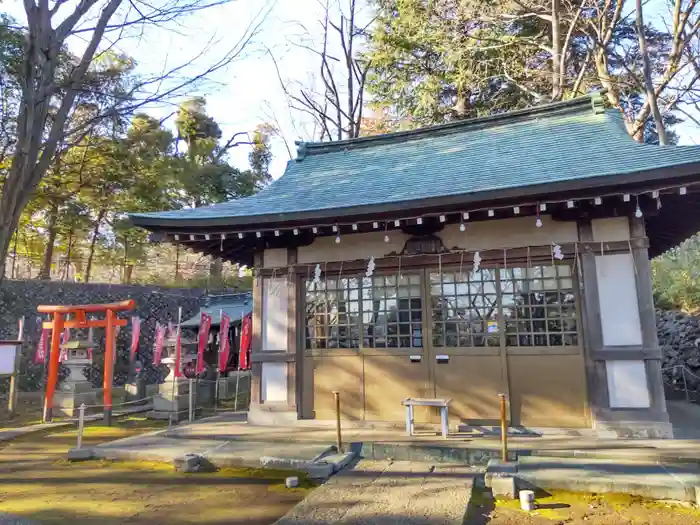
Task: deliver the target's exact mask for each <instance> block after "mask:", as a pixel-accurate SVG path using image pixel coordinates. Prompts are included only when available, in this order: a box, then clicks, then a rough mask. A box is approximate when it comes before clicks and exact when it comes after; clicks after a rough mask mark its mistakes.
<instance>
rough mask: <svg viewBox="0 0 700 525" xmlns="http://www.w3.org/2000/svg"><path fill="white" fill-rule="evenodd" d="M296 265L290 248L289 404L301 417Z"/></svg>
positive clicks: (288, 273)
mask: <svg viewBox="0 0 700 525" xmlns="http://www.w3.org/2000/svg"><path fill="white" fill-rule="evenodd" d="M296 263H297V250H296V248H288V249H287V266H288V267H289V268H291V271H289V272H287V353H288V354H289V361H287V404H288V405H289V409H290V410H295V411H296V412H297V417H299V408H300V407H301V402H300V399H299V396H300V395H301V383H300V380H301V373H302V370H301V369H300V368H299V365H300V364H301V360H300V358H299V352H298V347H299V345H298V343H297V317H298V316H297V302H298V298H299V293H298V292H299V286H297V283H298V281H299V279H298V278H297V274H296V272H294V270H293V267H294V265H296Z"/></svg>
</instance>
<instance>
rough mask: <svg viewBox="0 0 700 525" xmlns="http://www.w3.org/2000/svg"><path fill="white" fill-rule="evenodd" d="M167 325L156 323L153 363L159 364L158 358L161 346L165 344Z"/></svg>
mask: <svg viewBox="0 0 700 525" xmlns="http://www.w3.org/2000/svg"><path fill="white" fill-rule="evenodd" d="M167 328H168V327H167V326H165V325H164V324H160V323H156V335H155V343H154V345H153V365H154V366H158V365H159V364H160V358H161V356H162V355H163V346H164V345H165V331H166V330H167Z"/></svg>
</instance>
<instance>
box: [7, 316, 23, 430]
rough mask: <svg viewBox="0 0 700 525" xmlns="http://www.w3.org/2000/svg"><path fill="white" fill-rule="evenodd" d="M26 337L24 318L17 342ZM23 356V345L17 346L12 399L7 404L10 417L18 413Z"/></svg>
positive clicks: (11, 379)
mask: <svg viewBox="0 0 700 525" xmlns="http://www.w3.org/2000/svg"><path fill="white" fill-rule="evenodd" d="M23 337H24V316H22V317H20V319H19V327H18V335H17V340H18V341H22V340H23ZM21 356H22V343H20V344H18V345H17V348H16V349H15V364H14V367H13V369H12V376H10V399H9V400H8V403H7V411H8V412H9V413H10V416H14V415H15V412H16V411H17V397H18V395H19V385H18V382H19V363H20V359H21Z"/></svg>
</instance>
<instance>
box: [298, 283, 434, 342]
mask: <svg viewBox="0 0 700 525" xmlns="http://www.w3.org/2000/svg"><path fill="white" fill-rule="evenodd" d="M360 298H361V299H360ZM421 315H422V300H421V286H420V275H403V276H402V277H401V278H399V277H398V276H397V275H376V276H374V277H369V278H368V277H365V278H359V277H348V278H343V279H333V278H328V279H326V280H322V281H321V285H320V286H317V285H316V284H314V282H313V281H307V282H306V348H308V349H321V348H358V347H359V346H360V344H362V346H364V347H366V348H417V347H422V346H423V330H422V323H421ZM360 334H362V337H360Z"/></svg>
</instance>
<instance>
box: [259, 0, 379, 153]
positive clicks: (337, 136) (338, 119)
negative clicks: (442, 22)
mask: <svg viewBox="0 0 700 525" xmlns="http://www.w3.org/2000/svg"><path fill="white" fill-rule="evenodd" d="M321 6H322V13H323V14H322V18H321V19H320V20H319V21H318V22H319V25H320V28H321V41H320V43H319V44H318V45H314V44H313V43H312V44H308V43H299V42H292V44H294V45H296V46H298V47H301V48H303V49H305V50H307V51H309V52H311V53H313V54H314V55H315V56H316V57H317V59H318V64H319V66H318V72H317V74H316V75H314V76H313V77H312V78H311V81H310V82H309V83H308V84H307V85H298V86H294V85H292V86H291V87H290V84H289V83H288V82H287V81H285V79H284V78H283V77H282V73H281V71H280V68H279V64H278V61H277V60H276V58H275V56H274V54H273V53H272V51H268V53H269V55H270V57H271V58H272V61H273V63H274V65H275V68H276V71H277V76H278V80H279V82H280V85H281V87H282V90H283V91H284V94H285V96H286V97H287V100H288V103H289V105H290V108H291V109H293V110H295V111H299V112H302V113H304V114H306V115H307V116H309V117H311V118H312V119H313V120H314V122H315V123H316V124H317V127H318V130H319V133H318V138H319V139H320V140H343V139H349V138H355V137H359V136H360V128H361V124H362V112H363V107H364V103H365V84H366V81H367V74H368V72H369V69H370V65H371V64H370V62H369V61H368V60H367V59H366V58H364V57H363V55H362V53H361V50H360V46H361V43H362V41H363V40H364V39H365V38H366V34H367V28H368V26H369V25H370V23H366V24H363V25H360V24H359V21H358V15H359V8H358V5H357V1H356V0H347V5H346V6H341V5H340V4H339V3H338V2H337V1H333V2H332V1H331V0H323V3H322V4H321ZM307 33H308V32H307Z"/></svg>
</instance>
